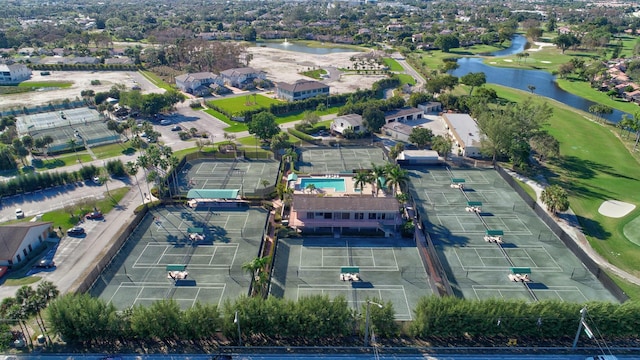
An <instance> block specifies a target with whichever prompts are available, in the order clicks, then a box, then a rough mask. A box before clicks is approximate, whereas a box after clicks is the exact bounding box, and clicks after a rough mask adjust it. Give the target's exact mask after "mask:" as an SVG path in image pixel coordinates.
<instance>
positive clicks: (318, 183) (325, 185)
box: [300, 178, 345, 192]
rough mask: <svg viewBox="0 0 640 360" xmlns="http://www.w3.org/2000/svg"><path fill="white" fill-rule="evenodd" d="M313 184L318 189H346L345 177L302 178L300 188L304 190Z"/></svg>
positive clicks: (342, 190) (341, 190)
mask: <svg viewBox="0 0 640 360" xmlns="http://www.w3.org/2000/svg"><path fill="white" fill-rule="evenodd" d="M309 184H313V185H314V186H315V187H316V189H333V191H336V192H338V191H340V192H344V191H345V185H344V179H342V178H302V179H300V189H301V190H304V189H306V188H307V186H309Z"/></svg>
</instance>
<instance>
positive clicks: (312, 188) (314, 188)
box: [304, 183, 316, 194]
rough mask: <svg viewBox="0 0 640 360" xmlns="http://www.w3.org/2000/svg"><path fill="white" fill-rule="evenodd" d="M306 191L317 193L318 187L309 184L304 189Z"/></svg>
mask: <svg viewBox="0 0 640 360" xmlns="http://www.w3.org/2000/svg"><path fill="white" fill-rule="evenodd" d="M304 190H305V191H308V192H309V193H311V194H312V193H313V192H314V191H316V185H315V184H313V183H311V184H307V186H306V187H305V188H304Z"/></svg>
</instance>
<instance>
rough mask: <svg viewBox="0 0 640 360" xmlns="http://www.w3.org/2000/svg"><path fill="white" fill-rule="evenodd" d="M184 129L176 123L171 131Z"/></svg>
mask: <svg viewBox="0 0 640 360" xmlns="http://www.w3.org/2000/svg"><path fill="white" fill-rule="evenodd" d="M180 130H182V128H181V127H180V125H176V126H174V127H172V128H171V131H180Z"/></svg>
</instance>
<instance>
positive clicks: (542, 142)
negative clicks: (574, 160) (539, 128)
mask: <svg viewBox="0 0 640 360" xmlns="http://www.w3.org/2000/svg"><path fill="white" fill-rule="evenodd" d="M529 144H530V145H531V150H533V151H535V152H536V153H538V155H540V161H544V160H546V159H549V158H555V157H557V156H559V155H560V143H559V142H558V140H556V138H554V137H553V136H552V135H551V134H549V133H547V132H540V133H539V134H536V135H534V136H533V137H532V138H531V140H530V141H529Z"/></svg>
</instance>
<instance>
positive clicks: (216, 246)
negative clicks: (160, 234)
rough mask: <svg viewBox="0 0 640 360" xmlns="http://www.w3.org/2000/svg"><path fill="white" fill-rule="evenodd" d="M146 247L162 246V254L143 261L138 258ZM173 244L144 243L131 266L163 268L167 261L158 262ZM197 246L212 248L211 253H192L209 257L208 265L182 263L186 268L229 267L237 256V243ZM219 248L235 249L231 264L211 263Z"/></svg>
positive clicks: (195, 255)
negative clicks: (147, 261) (152, 260)
mask: <svg viewBox="0 0 640 360" xmlns="http://www.w3.org/2000/svg"><path fill="white" fill-rule="evenodd" d="M148 247H164V248H165V249H164V251H163V252H162V255H160V257H159V258H157V259H156V260H155V262H152V263H145V262H142V261H141V260H140V258H141V257H142V256H143V254H144V252H145V251H146V249H147V248H148ZM173 247H174V246H173V245H167V244H154V243H149V244H146V245H145V248H144V249H143V250H142V252H141V253H140V255H138V258H137V259H136V260H135V262H134V263H133V265H132V266H131V268H132V269H149V268H164V267H165V266H166V265H167V263H162V264H161V263H160V261H161V260H162V258H163V257H164V256H165V255H167V254H166V253H167V250H169V249H170V248H173ZM198 248H213V253H212V254H193V255H192V257H210V258H211V260H210V261H209V264H211V265H209V266H207V265H202V264H184V265H187V267H188V268H191V269H227V268H229V266H232V265H233V263H234V261H235V259H236V257H237V256H238V248H239V244H217V245H201V246H198ZM221 248H233V249H235V251H234V253H233V258H232V260H231V264H229V265H213V264H212V262H213V261H214V259H215V254H216V252H217V251H218V249H221ZM168 255H171V256H175V255H183V254H168Z"/></svg>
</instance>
